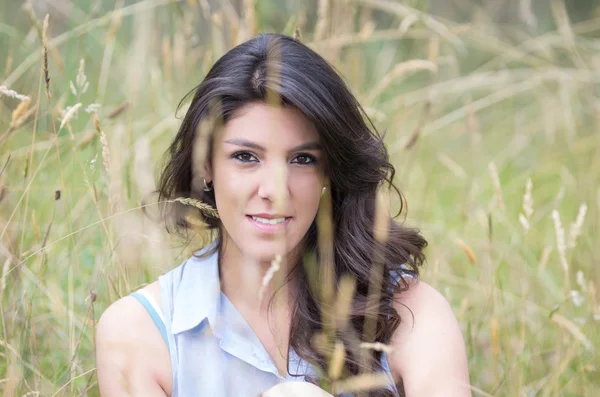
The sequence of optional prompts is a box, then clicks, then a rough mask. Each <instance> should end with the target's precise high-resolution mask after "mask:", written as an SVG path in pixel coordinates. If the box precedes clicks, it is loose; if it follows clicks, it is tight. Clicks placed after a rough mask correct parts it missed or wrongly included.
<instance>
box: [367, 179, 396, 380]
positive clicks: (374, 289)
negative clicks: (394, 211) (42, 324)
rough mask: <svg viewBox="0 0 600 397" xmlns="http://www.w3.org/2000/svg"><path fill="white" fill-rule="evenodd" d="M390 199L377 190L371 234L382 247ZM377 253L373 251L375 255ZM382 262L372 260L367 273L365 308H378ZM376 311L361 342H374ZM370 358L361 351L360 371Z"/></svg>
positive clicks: (387, 223) (384, 239) (381, 259)
mask: <svg viewBox="0 0 600 397" xmlns="http://www.w3.org/2000/svg"><path fill="white" fill-rule="evenodd" d="M389 202H390V197H389V192H387V191H385V192H384V191H383V189H381V188H380V189H378V190H377V200H376V202H375V219H374V222H373V234H374V237H375V241H376V243H377V244H379V245H384V244H385V243H386V242H387V240H388V237H389V227H390V213H389V204H390V203H389ZM377 253H378V251H375V254H377ZM384 260H385V258H381V257H379V256H375V257H374V258H373V263H372V265H371V269H370V272H369V290H368V295H367V307H370V308H371V307H379V306H378V305H379V301H380V299H381V288H382V280H383V269H384V267H383V266H384ZM378 315H379V313H378V311H373V312H370V313H368V315H366V316H365V323H364V328H363V334H362V338H361V340H362V341H366V342H370V341H373V340H375V331H376V327H377V316H378ZM370 356H371V352H369V351H368V350H362V351H361V354H360V364H361V366H360V367H361V369H365V368H369V365H368V362H369V358H370Z"/></svg>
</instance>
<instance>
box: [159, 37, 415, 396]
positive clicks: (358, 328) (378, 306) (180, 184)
mask: <svg viewBox="0 0 600 397" xmlns="http://www.w3.org/2000/svg"><path fill="white" fill-rule="evenodd" d="M272 70H276V73H275V75H273V73H270V71H272ZM269 91H272V92H274V93H276V94H277V95H278V98H279V100H280V101H281V104H282V105H283V106H292V107H295V108H297V109H299V110H300V111H301V112H302V113H303V114H304V115H305V117H307V118H308V119H309V120H310V121H311V122H312V123H313V124H314V126H315V127H316V129H317V131H318V133H319V135H320V138H321V144H322V146H323V149H324V154H325V159H326V163H327V178H328V181H329V187H330V189H329V194H330V203H331V221H332V226H333V228H332V230H333V231H334V232H333V238H332V247H331V248H332V252H333V258H332V259H333V260H332V262H333V267H334V268H333V274H334V279H335V282H336V283H339V281H340V279H341V278H342V277H343V276H344V275H346V276H352V277H353V278H355V280H356V289H355V294H354V296H353V299H352V304H351V311H350V316H349V321H348V326H347V327H345V329H343V330H337V331H336V338H338V339H339V340H341V341H343V343H344V347H345V349H346V355H345V371H346V372H345V373H344V375H345V376H348V375H353V374H358V373H360V372H365V370H367V371H369V370H370V371H381V352H379V351H372V352H371V353H370V355H369V360H367V361H366V365H367V368H366V369H365V368H361V360H359V355H360V351H361V348H360V347H359V345H360V342H381V343H389V341H390V338H391V336H392V334H393V333H394V331H395V330H396V329H397V327H398V325H399V324H400V317H399V315H398V313H397V312H396V310H395V309H394V307H393V297H394V295H395V294H398V293H400V292H402V291H404V290H406V289H407V288H408V283H407V282H406V280H405V279H404V277H405V276H406V275H407V274H408V275H411V276H417V275H418V266H420V265H421V264H422V263H423V261H424V255H423V249H424V248H425V246H426V245H427V242H426V241H425V239H424V238H423V237H421V235H420V234H419V233H418V231H417V230H415V229H409V228H406V227H404V226H402V225H400V224H399V223H397V222H396V221H394V219H392V218H391V217H389V216H388V217H387V221H385V222H384V223H388V225H389V228H388V231H387V239H386V241H385V243H379V242H378V241H377V240H376V239H375V235H374V231H373V230H374V220H375V217H376V214H375V212H376V202H377V191H378V189H379V188H380V187H381V186H382V185H386V187H388V188H390V191H392V192H395V193H397V194H398V196H400V198H401V200H400V203H401V205H402V203H403V200H402V197H401V193H400V191H399V190H398V189H397V188H396V187H395V185H394V183H393V178H394V172H395V171H394V167H393V166H392V164H391V163H390V162H389V157H388V153H387V150H386V148H385V145H384V143H383V137H382V136H381V135H379V134H378V133H377V131H376V129H375V128H374V126H373V124H372V123H371V122H370V120H369V119H368V117H367V116H366V115H365V113H364V111H363V109H362V108H361V106H360V105H359V103H358V102H357V100H356V98H355V97H354V96H353V95H352V93H351V92H350V90H349V89H348V87H347V86H346V84H345V83H344V81H343V80H342V78H341V77H340V76H339V75H338V74H337V73H336V71H335V70H334V68H333V67H332V66H331V65H330V64H329V63H328V62H327V61H325V60H324V59H323V58H322V57H321V56H319V55H318V54H316V53H315V52H314V51H313V50H311V49H310V48H308V47H307V46H305V45H304V44H302V43H300V42H299V41H297V40H295V39H293V38H290V37H287V36H283V35H277V34H262V35H259V36H257V37H255V38H253V39H251V40H249V41H247V42H245V43H242V44H240V45H238V46H237V47H235V48H233V49H232V50H230V51H229V52H227V53H226V54H225V55H224V56H223V57H221V58H220V59H219V60H218V61H217V62H216V63H215V64H214V66H213V67H212V68H211V70H210V71H209V72H208V74H207V76H206V78H205V79H204V81H202V83H201V84H200V85H199V86H197V87H196V88H195V89H194V90H193V91H192V92H190V94H188V96H187V97H186V98H184V100H183V101H182V103H183V102H184V101H185V100H186V99H189V97H191V96H192V95H193V98H192V100H191V103H190V106H189V108H188V110H187V113H186V115H185V117H184V119H183V122H182V124H181V127H180V129H179V132H178V133H177V136H176V137H175V139H174V141H173V143H172V145H171V146H170V148H169V150H168V152H167V161H166V165H165V168H164V170H163V172H162V175H161V177H160V181H159V188H158V191H159V200H173V199H175V198H177V197H184V198H195V199H198V200H201V201H202V202H204V203H206V204H208V205H210V206H213V207H215V206H216V203H215V198H214V192H213V191H210V192H205V191H203V190H202V189H201V188H200V189H199V188H198V187H196V185H197V184H195V183H193V180H194V178H198V173H201V172H202V171H203V170H199V169H194V167H193V165H192V163H193V161H192V158H193V155H194V153H193V150H194V149H193V148H194V143H195V142H196V139H198V137H197V130H198V126H199V124H200V123H201V121H203V120H206V119H207V118H208V117H218V118H219V119H220V120H222V122H223V123H227V121H228V120H230V119H231V118H232V117H234V116H235V112H236V111H237V110H239V109H240V108H241V107H242V106H244V105H245V104H248V103H250V102H257V101H262V102H265V101H267V96H268V92H269ZM215 103H217V104H218V106H214V104H215ZM180 106H181V104H180ZM215 109H216V110H215ZM215 113H216V114H215ZM211 146H212V140H211V139H210V138H209V140H208V151H209V153H208V157H207V159H209V160H210V155H211ZM196 167H197V166H196ZM196 180H197V179H196ZM217 210H218V208H217ZM401 212H402V208H400V211H399V212H398V214H400V213H401ZM203 215H204V219H205V221H206V223H207V224H208V226H209V228H211V229H212V230H214V231H215V233H216V234H217V235H219V234H220V229H219V228H220V224H219V220H218V218H215V217H211V216H208V215H206V214H203ZM189 226H190V225H189V224H188V223H187V222H186V220H185V219H184V218H183V217H178V218H176V219H175V223H174V224H170V227H169V229H170V230H175V231H178V232H186V231H187V230H188V228H189ZM317 232H318V231H317V222H316V220H315V222H313V224H312V225H311V227H310V228H309V230H308V232H307V234H306V236H305V242H306V244H305V247H304V249H305V254H306V255H305V256H304V258H303V260H302V262H303V263H299V264H297V266H295V268H294V270H293V271H292V272H291V273H290V276H289V281H291V282H295V283H297V286H298V288H297V291H298V296H297V297H296V299H295V300H294V302H295V303H294V305H295V307H294V309H293V316H292V319H293V320H292V324H291V331H290V347H292V348H293V349H294V350H295V351H296V352H297V354H298V355H299V356H300V357H301V358H303V359H305V360H307V361H309V362H311V363H313V364H315V365H316V367H317V368H321V369H323V371H322V372H320V374H321V376H322V378H321V380H323V378H326V377H327V375H326V374H327V371H326V370H325V369H326V364H327V353H325V352H324V351H323V350H322V349H320V348H316V347H315V345H314V343H313V342H314V338H313V337H314V336H315V334H317V333H319V332H321V331H323V329H324V324H323V318H322V316H321V313H322V310H331V307H329V308H327V307H325V306H326V305H325V303H324V301H323V299H322V297H321V296H319V294H318V293H316V292H315V289H313V288H311V286H310V283H309V281H310V280H309V278H310V268H311V267H310V266H311V263H313V264H317V263H319V262H320V259H322V258H319V247H318V244H319V241H318V240H319V239H318V238H317ZM374 260H375V261H377V262H378V263H380V264H382V266H383V270H382V271H383V274H382V276H383V277H382V279H381V283H380V285H379V286H378V287H380V288H381V293H380V296H379V299H378V302H377V301H376V302H375V305H370V304H369V299H368V294H369V282H370V281H369V280H371V279H372V277H373V275H372V268H373V263H374ZM332 287H333V286H332ZM334 290H335V291H337V288H335V289H334ZM368 317H371V318H373V320H374V321H375V324H376V326H375V328H374V331H375V332H373V333H372V336H371V337H370V338H369V340H365V338H366V336H365V335H364V326H365V319H366V318H368ZM362 362H363V363H365V361H364V360H363V361H362ZM288 371H289V368H288ZM324 380H325V382H327V379H324ZM400 390H401V387H400ZM401 392H402V391H401ZM368 395H369V396H386V395H387V396H389V395H392V393H391V392H390V391H389V390H382V389H379V390H371V391H369V392H368Z"/></svg>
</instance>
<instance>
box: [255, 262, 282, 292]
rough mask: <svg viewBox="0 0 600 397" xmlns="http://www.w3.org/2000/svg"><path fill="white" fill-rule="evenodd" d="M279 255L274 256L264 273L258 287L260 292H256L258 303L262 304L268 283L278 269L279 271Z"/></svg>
mask: <svg viewBox="0 0 600 397" xmlns="http://www.w3.org/2000/svg"><path fill="white" fill-rule="evenodd" d="M281 259H282V258H281V255H276V256H275V259H273V260H272V261H271V266H270V267H269V269H268V270H267V272H266V273H265V276H264V277H263V279H262V283H261V285H260V290H259V291H258V301H259V302H262V300H263V298H264V294H265V290H266V289H267V287H268V286H269V283H270V282H271V280H272V279H273V276H274V275H275V273H276V272H277V271H279V269H281Z"/></svg>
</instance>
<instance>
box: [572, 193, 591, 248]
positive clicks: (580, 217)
mask: <svg viewBox="0 0 600 397" xmlns="http://www.w3.org/2000/svg"><path fill="white" fill-rule="evenodd" d="M586 213H587V204H585V203H583V204H581V205H580V206H579V212H578V213H577V219H576V220H575V222H573V223H571V228H570V229H569V244H568V247H569V248H570V249H573V248H575V246H576V245H577V238H578V237H579V235H580V234H581V229H582V227H583V222H584V221H585V214H586Z"/></svg>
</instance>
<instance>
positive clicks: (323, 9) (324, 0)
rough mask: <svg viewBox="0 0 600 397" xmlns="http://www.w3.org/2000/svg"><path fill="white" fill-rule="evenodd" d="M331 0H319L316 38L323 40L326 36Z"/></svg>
mask: <svg viewBox="0 0 600 397" xmlns="http://www.w3.org/2000/svg"><path fill="white" fill-rule="evenodd" d="M329 7H330V4H329V0H319V3H318V5H317V24H316V26H315V36H314V39H315V40H321V39H323V38H324V37H325V33H326V30H327V25H328V22H327V21H328V20H329Z"/></svg>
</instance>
